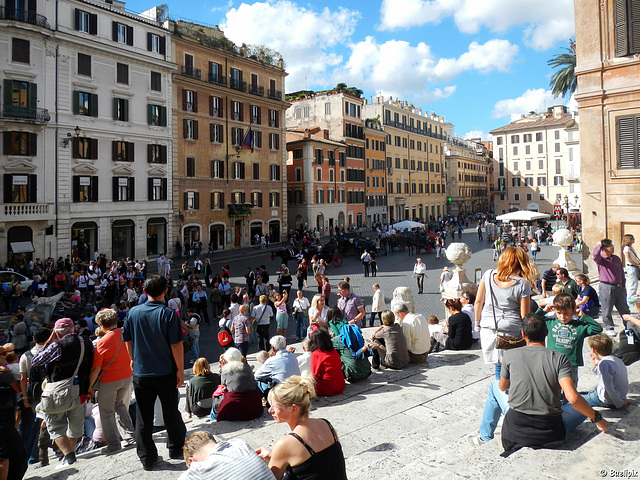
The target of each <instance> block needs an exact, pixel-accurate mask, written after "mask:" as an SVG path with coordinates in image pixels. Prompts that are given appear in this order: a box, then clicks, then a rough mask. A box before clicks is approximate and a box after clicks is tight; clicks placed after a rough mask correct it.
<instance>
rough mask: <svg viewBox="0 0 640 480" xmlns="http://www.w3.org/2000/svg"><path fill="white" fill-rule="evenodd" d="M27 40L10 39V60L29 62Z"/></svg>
mask: <svg viewBox="0 0 640 480" xmlns="http://www.w3.org/2000/svg"><path fill="white" fill-rule="evenodd" d="M29 47H30V45H29V40H22V39H21V38H12V39H11V60H12V61H14V62H19V63H31V51H30V48H29Z"/></svg>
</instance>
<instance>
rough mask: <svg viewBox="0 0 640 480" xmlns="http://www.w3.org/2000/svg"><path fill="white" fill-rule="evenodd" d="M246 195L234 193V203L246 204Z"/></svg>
mask: <svg viewBox="0 0 640 480" xmlns="http://www.w3.org/2000/svg"><path fill="white" fill-rule="evenodd" d="M244 199H245V193H244V192H234V193H233V198H232V200H233V203H236V204H239V203H244Z"/></svg>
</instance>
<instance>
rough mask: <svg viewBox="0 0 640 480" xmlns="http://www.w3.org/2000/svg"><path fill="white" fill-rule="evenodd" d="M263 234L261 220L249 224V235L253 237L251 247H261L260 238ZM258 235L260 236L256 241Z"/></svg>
mask: <svg viewBox="0 0 640 480" xmlns="http://www.w3.org/2000/svg"><path fill="white" fill-rule="evenodd" d="M262 233H263V228H262V222H261V221H260V220H254V221H253V222H251V223H250V224H249V235H250V236H251V245H260V236H261V235H262ZM256 235H258V241H256V238H255V237H256Z"/></svg>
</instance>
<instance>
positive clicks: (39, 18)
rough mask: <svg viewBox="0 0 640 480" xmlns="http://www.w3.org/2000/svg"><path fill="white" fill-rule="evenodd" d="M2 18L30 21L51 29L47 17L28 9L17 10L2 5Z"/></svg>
mask: <svg viewBox="0 0 640 480" xmlns="http://www.w3.org/2000/svg"><path fill="white" fill-rule="evenodd" d="M0 19H2V20H13V21H14V22H23V23H29V24H31V25H36V26H38V27H44V28H48V29H51V26H50V25H49V22H48V21H47V17H45V16H43V15H38V14H37V13H35V12H29V11H27V10H16V9H15V8H6V7H0Z"/></svg>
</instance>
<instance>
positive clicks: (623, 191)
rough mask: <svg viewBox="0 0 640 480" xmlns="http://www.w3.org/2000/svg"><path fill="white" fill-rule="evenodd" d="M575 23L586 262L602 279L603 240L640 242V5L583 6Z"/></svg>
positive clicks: (578, 2) (606, 1) (621, 0)
mask: <svg viewBox="0 0 640 480" xmlns="http://www.w3.org/2000/svg"><path fill="white" fill-rule="evenodd" d="M575 17H576V22H575V23H576V57H577V65H576V69H575V72H576V76H577V78H578V91H577V94H576V100H577V101H578V109H579V112H580V144H581V149H580V150H581V170H580V181H581V183H582V190H583V192H584V195H583V198H582V212H583V213H582V228H583V238H584V246H585V248H584V249H583V258H584V259H585V260H588V261H585V270H586V271H587V272H588V273H590V274H595V275H597V269H595V266H594V264H593V262H592V261H591V260H589V259H590V257H591V253H592V251H593V248H594V247H595V245H596V244H597V242H598V241H599V240H600V239H603V238H605V237H608V238H610V239H612V240H613V241H614V244H615V245H620V240H621V238H622V236H623V235H624V234H627V233H631V234H633V235H635V237H636V239H638V238H640V81H638V79H639V78H640V58H639V57H638V55H639V54H640V29H638V20H637V19H638V18H640V3H638V2H637V1H634V0H603V1H602V2H599V3H594V2H589V1H586V0H575ZM616 251H617V252H619V251H620V249H619V248H616Z"/></svg>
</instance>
